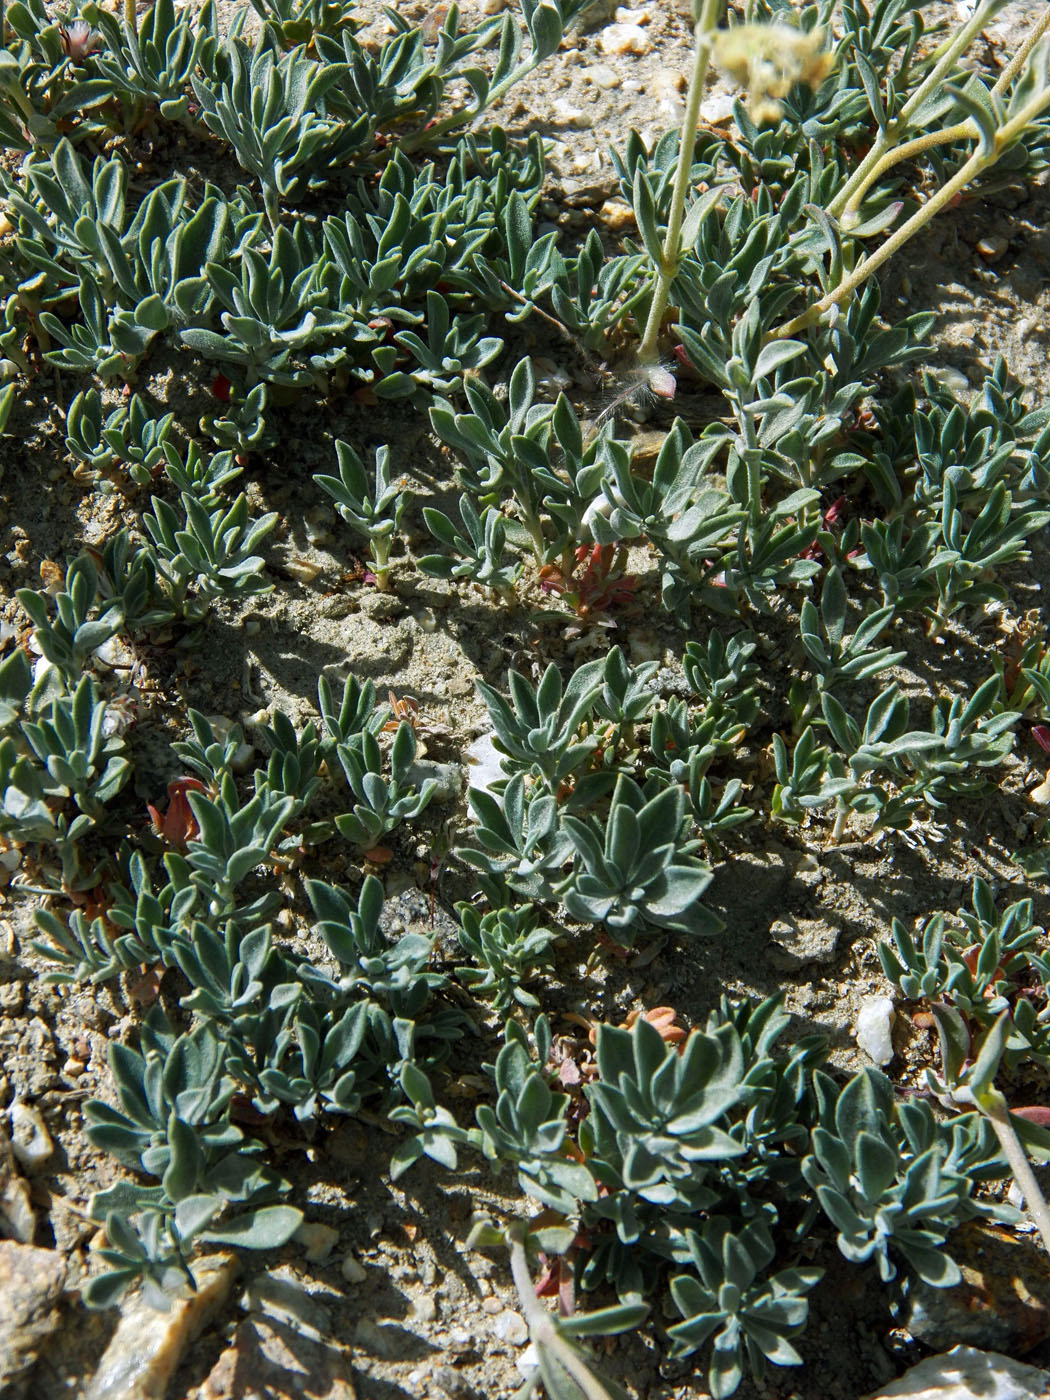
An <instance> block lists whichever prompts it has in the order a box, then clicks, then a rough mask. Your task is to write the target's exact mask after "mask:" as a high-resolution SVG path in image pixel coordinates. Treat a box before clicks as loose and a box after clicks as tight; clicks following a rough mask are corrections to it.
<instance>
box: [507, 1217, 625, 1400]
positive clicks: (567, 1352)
mask: <svg viewBox="0 0 1050 1400" xmlns="http://www.w3.org/2000/svg"><path fill="white" fill-rule="evenodd" d="M506 1239H507V1247H508V1248H509V1250H510V1271H511V1275H512V1277H513V1279H514V1287H515V1288H516V1289H517V1293H518V1299H519V1301H520V1303H521V1310H522V1312H523V1313H524V1314H525V1321H526V1322H527V1323H528V1325H529V1337H530V1338H531V1340H532V1342H533V1344H534V1345H535V1346H536V1347H537V1349H539V1348H540V1347H545V1348H546V1349H547V1351H549V1352H550V1353H551V1355H552V1356H553V1357H554V1359H555V1360H556V1361H557V1362H558V1364H559V1365H560V1366H562V1367H564V1369H565V1370H566V1371H568V1373H569V1375H570V1376H571V1377H572V1379H573V1380H574V1381H575V1382H576V1384H577V1385H578V1386H579V1388H580V1391H581V1392H582V1394H583V1396H584V1400H612V1397H611V1395H610V1392H609V1390H608V1389H607V1388H606V1387H605V1386H604V1385H603V1384H602V1382H601V1381H600V1380H599V1378H598V1377H597V1376H596V1375H594V1374H593V1372H592V1371H591V1370H590V1368H589V1367H588V1366H587V1364H586V1362H585V1361H584V1360H583V1359H582V1357H580V1356H578V1355H577V1353H576V1351H575V1350H574V1348H573V1347H572V1346H571V1345H570V1343H569V1342H567V1341H566V1340H565V1338H564V1337H562V1336H559V1334H558V1329H557V1327H556V1326H555V1323H554V1319H553V1318H552V1317H551V1315H550V1313H549V1312H548V1311H547V1309H546V1308H545V1307H544V1306H543V1304H542V1303H541V1302H539V1301H538V1299H537V1297H536V1290H535V1288H534V1287H533V1283H532V1276H531V1274H530V1273H529V1264H528V1260H527V1259H526V1257H525V1225H524V1223H523V1222H522V1221H520V1220H515V1221H514V1222H513V1224H511V1225H509V1226H508V1227H507V1234H506Z"/></svg>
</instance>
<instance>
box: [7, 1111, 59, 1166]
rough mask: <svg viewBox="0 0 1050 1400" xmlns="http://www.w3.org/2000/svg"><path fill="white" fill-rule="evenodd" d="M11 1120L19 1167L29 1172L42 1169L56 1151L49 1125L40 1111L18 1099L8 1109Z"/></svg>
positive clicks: (14, 1149) (12, 1149)
mask: <svg viewBox="0 0 1050 1400" xmlns="http://www.w3.org/2000/svg"><path fill="white" fill-rule="evenodd" d="M8 1116H9V1118H10V1120H11V1151H12V1152H13V1153H14V1154H15V1159H16V1160H17V1162H18V1165H19V1166H20V1167H22V1168H23V1170H25V1171H27V1172H34V1171H36V1170H37V1169H38V1168H40V1167H42V1166H43V1164H44V1163H45V1162H46V1161H47V1159H48V1158H49V1157H50V1156H51V1153H52V1152H53V1151H54V1144H53V1143H52V1141H51V1134H50V1133H49V1132H48V1130H47V1124H46V1123H45V1122H44V1120H43V1118H41V1116H40V1110H39V1109H38V1108H34V1107H33V1105H32V1104H28V1103H23V1102H22V1100H21V1099H16V1100H15V1102H14V1103H13V1104H12V1105H11V1107H10V1108H9V1109H8Z"/></svg>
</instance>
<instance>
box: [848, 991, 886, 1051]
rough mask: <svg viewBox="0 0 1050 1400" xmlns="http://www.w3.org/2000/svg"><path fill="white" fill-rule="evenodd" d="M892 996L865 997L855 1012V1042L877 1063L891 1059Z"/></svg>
mask: <svg viewBox="0 0 1050 1400" xmlns="http://www.w3.org/2000/svg"><path fill="white" fill-rule="evenodd" d="M892 1030H893V998H892V997H886V996H882V997H865V998H864V1000H863V1001H862V1002H861V1004H860V1010H859V1011H858V1012H857V1022H856V1026H855V1027H854V1034H855V1035H856V1038H857V1044H858V1045H859V1046H860V1048H861V1049H862V1050H863V1051H864V1053H865V1054H866V1055H867V1056H869V1058H870V1059H872V1060H874V1062H875V1063H876V1064H877V1065H888V1064H889V1062H890V1061H891V1060H892V1059H893V1036H892V1034H891V1032H892Z"/></svg>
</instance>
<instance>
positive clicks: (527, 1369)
mask: <svg viewBox="0 0 1050 1400" xmlns="http://www.w3.org/2000/svg"><path fill="white" fill-rule="evenodd" d="M514 1364H515V1366H517V1368H518V1370H519V1371H520V1372H521V1374H522V1375H523V1376H531V1375H532V1373H533V1371H535V1369H536V1367H537V1366H538V1365H539V1364H540V1356H539V1352H538V1351H537V1350H536V1346H535V1344H534V1343H533V1342H530V1343H529V1344H528V1346H527V1347H526V1348H525V1350H524V1351H523V1352H522V1353H521V1355H520V1356H519V1357H518V1359H517V1360H516V1361H515V1362H514Z"/></svg>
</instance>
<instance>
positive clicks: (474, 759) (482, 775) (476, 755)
mask: <svg viewBox="0 0 1050 1400" xmlns="http://www.w3.org/2000/svg"><path fill="white" fill-rule="evenodd" d="M464 753H465V755H466V759H467V762H468V764H469V765H470V767H469V768H468V769H467V776H468V781H469V784H470V786H471V787H472V788H474V789H475V791H477V792H491V791H492V784H493V783H498V782H500V780H501V779H503V778H505V777H506V776H507V775H506V773H504V771H503V763H502V756H501V754H500V753H499V752H498V751H497V749H496V746H495V744H494V743H493V742H492V734H491V733H488V734H479V735H478V737H477V738H476V739H475V740H474V742H473V743H472V744H470V745H469V746H468V747H467V748H466V749H465V750H464Z"/></svg>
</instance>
